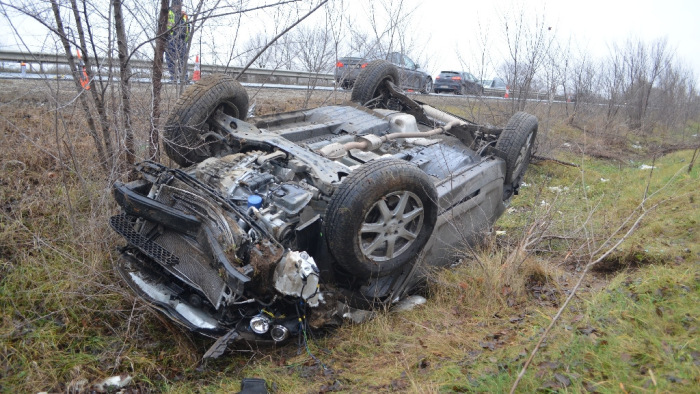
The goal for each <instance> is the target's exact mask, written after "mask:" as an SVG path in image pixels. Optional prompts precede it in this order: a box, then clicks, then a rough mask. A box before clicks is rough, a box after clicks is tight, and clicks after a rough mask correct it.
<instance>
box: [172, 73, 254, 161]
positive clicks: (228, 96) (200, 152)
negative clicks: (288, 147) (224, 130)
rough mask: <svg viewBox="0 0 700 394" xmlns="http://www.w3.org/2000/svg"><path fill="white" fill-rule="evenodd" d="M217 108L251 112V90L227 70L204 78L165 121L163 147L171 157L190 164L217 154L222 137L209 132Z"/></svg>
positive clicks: (227, 111) (241, 113)
mask: <svg viewBox="0 0 700 394" xmlns="http://www.w3.org/2000/svg"><path fill="white" fill-rule="evenodd" d="M217 111H222V112H223V113H224V114H226V115H229V116H232V117H234V118H237V119H241V120H245V118H246V115H247V114H248V93H247V92H246V90H245V89H244V88H243V86H241V84H240V83H238V81H236V80H235V79H233V78H232V77H230V76H228V75H225V74H214V75H210V76H208V77H205V78H202V79H201V80H199V81H197V82H196V83H195V84H194V85H192V86H189V87H188V88H187V90H185V92H184V93H183V94H182V96H180V98H179V99H178V100H177V103H175V107H174V108H173V110H172V111H171V112H170V116H169V117H168V119H167V121H166V122H165V131H164V136H165V141H164V148H165V153H166V154H167V155H168V157H170V158H171V159H172V160H173V161H174V162H176V163H177V164H179V165H181V166H188V165H191V164H193V163H199V162H201V161H202V160H204V159H206V158H208V157H211V156H212V155H214V154H215V151H216V150H215V146H216V145H217V143H219V142H220V138H219V137H217V136H215V135H214V133H211V132H210V131H211V130H212V129H213V127H212V124H211V123H210V118H211V116H212V115H213V114H214V113H215V112H217Z"/></svg>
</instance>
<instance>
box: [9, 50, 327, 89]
mask: <svg viewBox="0 0 700 394" xmlns="http://www.w3.org/2000/svg"><path fill="white" fill-rule="evenodd" d="M0 62H2V63H6V62H12V63H16V68H17V70H19V65H20V63H22V62H24V63H26V64H27V72H29V73H32V72H37V71H38V72H39V73H42V74H43V73H45V72H46V71H47V69H48V68H49V67H52V68H53V69H54V70H56V71H58V69H59V68H60V69H61V70H63V72H64V73H67V74H69V73H70V70H69V68H68V67H69V65H68V59H67V58H66V56H65V55H62V54H52V53H26V52H10V51H0ZM109 64H111V65H113V66H114V67H118V64H119V63H118V61H117V59H114V58H103V59H100V61H99V65H98V66H99V68H100V69H102V68H105V67H107V65H109ZM129 64H130V66H131V68H132V73H133V74H134V76H135V77H137V78H150V75H151V71H150V70H151V67H153V63H152V60H143V59H132V60H131V61H130V62H129ZM3 68H5V65H4V64H3ZM13 68H14V67H13ZM37 69H38V70H37ZM200 69H201V72H202V73H226V74H233V75H237V74H238V73H240V72H241V70H242V69H243V68H242V67H231V66H228V67H227V66H223V65H217V64H202V65H201V68H200ZM188 70H189V72H190V73H192V72H193V70H194V64H193V63H192V62H189V63H188ZM190 75H191V74H190ZM240 80H241V82H254V83H281V84H294V85H309V84H312V85H320V86H332V85H333V84H334V82H335V79H334V76H333V74H326V73H313V72H308V71H290V70H279V69H263V68H249V69H247V70H246V71H245V73H243V75H241V78H240Z"/></svg>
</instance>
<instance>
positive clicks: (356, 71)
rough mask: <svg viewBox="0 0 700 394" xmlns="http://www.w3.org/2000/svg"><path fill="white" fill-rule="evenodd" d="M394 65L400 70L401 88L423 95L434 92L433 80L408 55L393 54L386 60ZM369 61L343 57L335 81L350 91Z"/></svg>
mask: <svg viewBox="0 0 700 394" xmlns="http://www.w3.org/2000/svg"><path fill="white" fill-rule="evenodd" d="M385 60H388V61H389V62H391V63H393V64H394V65H395V66H396V67H397V68H398V70H399V74H400V77H401V78H400V87H401V88H402V89H405V90H414V91H418V92H421V93H430V92H432V91H433V79H432V77H431V76H430V74H428V73H427V72H425V71H424V70H421V69H420V67H419V66H418V65H417V64H416V63H415V62H413V60H411V58H409V57H408V56H406V55H403V54H401V53H399V52H391V53H389V54H388V55H387V56H386V59H385ZM367 62H368V61H367V60H366V59H364V58H362V57H352V56H349V57H342V58H340V59H338V63H336V65H335V80H336V83H337V84H338V86H340V87H342V88H343V89H350V88H352V86H353V85H354V84H355V80H357V77H358V76H359V75H360V72H361V71H362V69H364V68H365V67H367V64H368V63H367Z"/></svg>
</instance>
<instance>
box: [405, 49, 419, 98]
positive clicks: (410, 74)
mask: <svg viewBox="0 0 700 394" xmlns="http://www.w3.org/2000/svg"><path fill="white" fill-rule="evenodd" d="M403 65H404V69H405V73H406V86H407V87H408V88H410V89H414V90H420V88H421V74H420V72H418V70H417V67H416V63H414V62H413V60H411V58H409V57H408V56H406V55H403Z"/></svg>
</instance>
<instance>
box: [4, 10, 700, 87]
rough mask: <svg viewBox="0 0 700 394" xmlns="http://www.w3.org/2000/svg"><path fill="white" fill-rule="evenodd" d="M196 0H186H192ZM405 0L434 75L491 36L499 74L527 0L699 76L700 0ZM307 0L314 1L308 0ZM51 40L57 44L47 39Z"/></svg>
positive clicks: (35, 27)
mask: <svg viewBox="0 0 700 394" xmlns="http://www.w3.org/2000/svg"><path fill="white" fill-rule="evenodd" d="M129 1H130V0H126V1H125V3H128V2H129ZM331 1H335V2H339V1H340V0H331ZM385 1H387V2H388V1H391V0H385ZM393 1H394V2H397V1H398V0H393ZM190 2H191V0H185V4H186V5H187V4H189V3H190ZM263 2H264V1H262V0H260V1H259V3H263ZM314 2H315V1H314ZM371 2H373V4H374V5H375V6H377V4H379V1H378V0H374V1H373V0H344V4H345V6H346V7H348V10H349V12H350V13H351V14H352V15H353V16H354V17H355V18H356V20H355V23H354V25H353V27H354V28H358V29H362V28H368V27H367V25H364V26H363V24H365V23H366V21H367V19H368V11H367V10H368V8H369V4H371ZM268 3H269V2H268ZM403 3H404V9H405V10H407V11H408V10H413V14H412V16H411V20H412V24H411V29H410V32H409V34H411V35H412V36H413V37H412V40H413V41H414V43H415V50H414V52H413V53H412V55H413V57H414V58H415V59H414V60H417V61H418V62H419V63H421V65H422V66H424V68H426V69H427V71H429V72H430V73H432V74H433V75H435V74H437V73H438V72H439V71H440V70H442V69H465V70H468V71H472V72H474V73H475V74H476V73H477V72H475V71H474V69H475V68H477V69H478V68H479V67H480V64H479V63H480V62H479V56H478V55H479V54H480V53H481V50H482V48H483V47H484V44H483V42H484V41H485V42H486V46H485V48H486V53H487V54H488V55H489V59H488V60H490V62H489V64H488V65H486V67H485V69H486V70H485V71H484V74H485V75H484V77H485V78H490V77H492V76H493V75H488V74H495V73H496V70H497V69H498V67H499V66H500V64H502V62H503V60H504V59H505V58H506V56H507V51H506V47H505V38H504V20H505V19H504V18H510V19H511V20H512V19H513V18H514V17H515V16H516V15H515V14H514V12H515V11H516V10H518V9H521V8H522V7H523V6H524V7H525V9H527V10H528V13H529V14H530V16H531V17H533V18H534V17H537V18H544V24H545V25H546V26H548V27H549V26H551V27H552V29H551V30H548V31H549V32H551V34H553V35H555V36H556V39H557V40H558V41H559V42H561V43H565V42H570V43H571V47H572V48H575V50H581V51H585V52H587V53H589V54H591V55H593V56H594V57H596V58H602V57H604V56H605V55H607V54H608V53H609V50H610V46H611V45H612V44H613V43H618V44H622V43H623V42H624V41H625V40H627V39H630V38H633V39H636V38H639V39H642V40H644V41H645V42H648V43H650V42H652V41H654V40H656V39H660V38H666V39H667V40H668V44H669V46H670V47H671V48H672V49H674V50H675V52H676V54H677V57H678V59H679V60H680V62H681V63H682V64H685V65H686V66H687V67H688V68H689V69H691V70H693V72H694V74H695V77H696V79H700V23H698V22H697V21H696V19H697V18H698V17H700V1H692V0H666V1H663V2H662V1H658V0H656V1H654V0H635V1H629V0H625V1H617V0H607V1H603V0H585V1H573V0H568V1H566V0H563V1H562V0H527V1H526V0H491V1H465V0H431V1H425V0H403ZM305 4H307V5H308V4H309V2H308V1H305ZM318 17H321V19H322V15H315V16H314V18H311V19H310V20H308V21H305V22H304V23H308V24H313V23H318ZM242 21H243V25H242V26H241V29H239V30H238V33H239V34H241V35H242V34H245V33H246V32H254V31H256V30H257V29H261V28H262V26H261V25H262V24H263V23H265V22H264V21H267V22H266V23H268V24H270V23H273V22H272V15H266V17H262V18H258V17H254V16H253V15H250V16H249V17H248V18H243V20H242ZM17 22H20V28H22V29H24V32H23V36H24V38H25V39H27V40H28V41H29V42H33V45H34V46H39V50H41V51H43V52H53V51H54V50H56V48H55V45H54V44H51V41H52V40H46V37H47V36H46V31H45V29H43V28H42V27H41V26H40V25H39V24H37V23H35V22H31V21H26V20H24V21H17ZM278 26H279V24H278ZM268 31H270V29H269V28H268ZM10 33H11V31H10V29H9V28H8V27H7V26H0V50H17V49H19V48H18V46H17V45H16V42H17V39H16V37H12V35H10ZM228 33H229V32H224V33H223V34H224V35H225V34H228ZM230 33H233V32H232V31H231V32H230ZM195 39H196V38H195ZM241 42H242V40H239V41H238V43H241ZM47 43H49V44H50V45H49V46H43V48H42V47H41V46H42V45H46V44H47ZM343 55H345V54H343V53H340V54H339V56H343ZM205 61H206V59H205Z"/></svg>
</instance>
